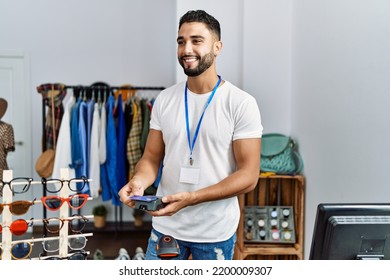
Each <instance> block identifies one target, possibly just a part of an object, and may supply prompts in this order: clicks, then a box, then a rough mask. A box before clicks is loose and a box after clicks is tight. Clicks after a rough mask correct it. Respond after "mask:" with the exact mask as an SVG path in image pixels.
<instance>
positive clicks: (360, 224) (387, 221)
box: [309, 203, 390, 260]
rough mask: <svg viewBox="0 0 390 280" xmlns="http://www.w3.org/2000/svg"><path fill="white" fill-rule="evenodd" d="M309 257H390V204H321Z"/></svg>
mask: <svg viewBox="0 0 390 280" xmlns="http://www.w3.org/2000/svg"><path fill="white" fill-rule="evenodd" d="M312 238H313V239H312V243H311V248H310V256H309V259H310V260H365V259H383V260H389V259H390V240H389V239H390V204H367V203H364V204H335V203H329V204H319V205H318V207H317V215H316V220H315V225H314V231H313V237H312Z"/></svg>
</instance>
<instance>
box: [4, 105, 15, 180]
mask: <svg viewBox="0 0 390 280" xmlns="http://www.w3.org/2000/svg"><path fill="white" fill-rule="evenodd" d="M7 107H8V102H7V100H5V99H4V98H0V180H3V170H7V169H8V164H7V154H8V152H12V151H15V138H14V129H13V127H12V125H10V124H8V123H6V122H3V121H2V118H3V116H4V114H5V112H6V111H7Z"/></svg>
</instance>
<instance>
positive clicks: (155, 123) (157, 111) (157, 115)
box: [149, 96, 161, 131]
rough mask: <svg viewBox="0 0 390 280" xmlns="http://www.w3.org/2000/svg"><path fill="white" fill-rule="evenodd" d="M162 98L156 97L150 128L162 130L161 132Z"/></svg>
mask: <svg viewBox="0 0 390 280" xmlns="http://www.w3.org/2000/svg"><path fill="white" fill-rule="evenodd" d="M160 100H161V98H159V96H157V97H156V99H155V101H154V103H153V108H152V112H151V116H150V122H149V126H150V129H155V130H160V131H161V124H160V120H161V108H160V107H161V101H160Z"/></svg>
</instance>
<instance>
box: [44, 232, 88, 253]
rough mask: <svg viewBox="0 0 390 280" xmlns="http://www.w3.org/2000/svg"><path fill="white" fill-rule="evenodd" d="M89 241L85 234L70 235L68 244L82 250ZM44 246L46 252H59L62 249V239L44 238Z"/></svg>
mask: <svg viewBox="0 0 390 280" xmlns="http://www.w3.org/2000/svg"><path fill="white" fill-rule="evenodd" d="M87 241H88V239H87V238H86V237H85V236H83V235H80V236H73V237H68V246H69V248H70V249H71V250H82V249H84V248H85V246H86V245H87ZM42 246H43V249H44V250H45V252H48V253H53V252H57V251H58V250H59V249H60V240H59V239H58V238H57V239H47V240H45V238H44V239H43V241H42Z"/></svg>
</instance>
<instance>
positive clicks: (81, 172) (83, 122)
mask: <svg viewBox="0 0 390 280" xmlns="http://www.w3.org/2000/svg"><path fill="white" fill-rule="evenodd" d="M87 113H88V104H87V103H86V102H83V101H82V102H81V104H80V107H79V127H78V131H79V137H80V138H79V139H80V140H79V141H80V147H81V158H82V162H81V164H80V166H77V167H76V175H77V176H78V177H80V176H85V177H87V178H88V172H87ZM82 193H86V194H90V192H89V182H87V183H86V184H85V187H84V188H83V189H82Z"/></svg>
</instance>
